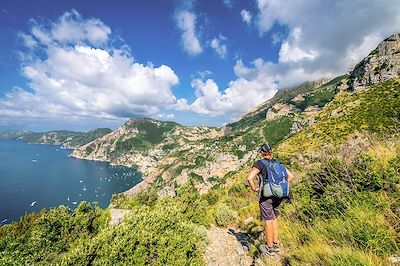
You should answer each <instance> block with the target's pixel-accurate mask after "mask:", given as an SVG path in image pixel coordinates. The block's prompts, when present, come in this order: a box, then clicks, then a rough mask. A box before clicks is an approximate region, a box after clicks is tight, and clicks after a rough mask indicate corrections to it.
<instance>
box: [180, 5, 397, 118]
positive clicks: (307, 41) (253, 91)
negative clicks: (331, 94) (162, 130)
mask: <svg viewBox="0 0 400 266" xmlns="http://www.w3.org/2000/svg"><path fill="white" fill-rule="evenodd" d="M241 13H242V18H243V20H244V16H243V15H246V13H245V12H243V10H242V12H241ZM253 21H254V24H255V25H256V27H257V28H258V30H259V32H260V34H261V35H264V34H269V35H270V36H271V37H272V42H273V44H278V43H280V49H279V58H278V61H276V62H272V61H268V59H263V58H255V59H253V61H251V62H250V63H248V64H245V63H243V62H242V60H240V59H239V60H237V61H236V64H235V66H234V71H235V74H236V76H237V77H236V79H235V80H233V81H231V82H229V84H228V86H227V87H226V88H225V89H223V90H220V89H219V88H218V86H217V84H216V83H215V81H214V80H211V79H209V80H206V81H202V80H194V82H193V83H192V86H193V88H195V91H196V97H197V98H196V99H195V100H194V102H193V103H191V104H189V103H188V102H187V101H186V102H185V104H182V103H183V102H184V101H182V100H181V101H180V103H181V105H182V106H183V107H184V108H186V109H190V110H192V111H193V112H196V113H199V114H204V115H209V116H216V115H227V116H229V117H234V116H235V115H240V114H243V113H246V112H248V111H249V110H250V109H251V108H253V107H254V106H256V105H257V104H259V103H261V102H263V101H265V100H268V99H269V98H271V97H272V96H273V93H274V92H276V90H277V89H278V88H285V87H291V86H295V85H298V84H300V83H301V82H304V81H309V80H316V79H320V78H323V77H334V76H336V75H340V74H343V73H346V72H347V71H348V70H349V69H350V68H351V67H353V66H354V65H355V64H356V63H357V62H359V61H360V60H361V59H362V58H363V57H365V56H367V55H368V53H369V52H370V51H371V50H373V49H374V48H375V47H376V46H377V45H378V44H379V42H380V41H382V40H383V39H384V38H385V37H388V36H389V35H391V34H393V33H396V32H398V31H399V29H400V2H399V1H396V0H383V1H364V0H355V1H347V0H336V1H323V0H315V1H306V0H302V1H277V0H257V15H256V16H255V17H254V18H253ZM275 25H279V27H274V26H275ZM276 28H281V29H285V32H277V31H272V29H276Z"/></svg>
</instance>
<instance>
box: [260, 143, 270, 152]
mask: <svg viewBox="0 0 400 266" xmlns="http://www.w3.org/2000/svg"><path fill="white" fill-rule="evenodd" d="M260 151H263V152H271V151H272V148H271V146H269V144H268V143H264V144H263V145H261V147H260Z"/></svg>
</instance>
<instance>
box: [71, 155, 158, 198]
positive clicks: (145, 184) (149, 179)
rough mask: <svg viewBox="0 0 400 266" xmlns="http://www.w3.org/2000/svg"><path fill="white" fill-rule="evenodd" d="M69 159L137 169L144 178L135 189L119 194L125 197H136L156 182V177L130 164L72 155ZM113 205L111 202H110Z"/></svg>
mask: <svg viewBox="0 0 400 266" xmlns="http://www.w3.org/2000/svg"><path fill="white" fill-rule="evenodd" d="M73 150H75V149H73ZM68 156H69V157H72V158H76V159H80V160H88V161H98V162H106V163H110V165H113V166H118V165H119V166H125V167H128V168H131V169H135V170H136V171H137V172H138V173H139V174H140V175H141V176H142V181H140V182H139V183H137V184H136V185H134V186H133V187H131V188H130V189H128V190H125V191H123V192H119V193H122V194H124V195H125V196H128V197H130V196H134V195H136V194H137V193H139V192H141V191H143V190H144V189H146V188H147V187H148V186H149V185H150V184H151V183H152V182H153V181H154V177H152V176H145V175H144V173H143V172H142V171H141V170H140V169H139V167H138V168H135V167H132V166H131V165H128V164H123V163H120V164H117V163H113V162H111V161H110V160H102V159H98V158H87V157H82V156H77V155H72V153H71V154H70V155H68ZM110 204H111V201H110Z"/></svg>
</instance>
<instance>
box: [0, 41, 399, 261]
mask: <svg viewBox="0 0 400 266" xmlns="http://www.w3.org/2000/svg"><path fill="white" fill-rule="evenodd" d="M399 42H400V40H399V34H396V35H393V36H391V37H389V38H387V39H385V40H384V41H383V42H382V43H381V44H379V46H378V47H377V49H375V50H374V51H378V52H374V51H373V52H371V54H370V55H368V56H367V58H366V59H364V60H363V61H362V62H365V63H360V64H358V65H357V66H356V67H355V68H353V69H351V70H350V71H349V73H347V74H345V75H343V76H340V77H337V78H334V79H332V80H320V81H315V82H308V83H304V84H302V85H300V86H298V87H295V88H289V89H285V90H280V91H278V93H277V94H276V95H275V96H274V97H273V98H272V99H270V100H269V101H267V102H265V103H263V104H261V105H260V106H258V107H257V108H256V109H255V110H253V111H251V112H250V113H248V114H246V115H244V116H243V117H242V118H241V119H240V120H238V121H237V122H235V123H232V124H229V125H227V126H225V127H221V128H212V127H185V126H181V125H178V124H176V123H173V122H161V121H157V120H153V119H133V120H129V121H128V122H127V123H126V124H124V125H122V126H121V127H120V128H118V129H117V130H116V131H113V132H111V133H109V134H107V135H105V136H103V137H101V138H98V139H95V140H93V141H92V142H89V143H87V144H85V145H82V146H80V147H78V148H76V149H75V151H74V155H75V156H77V157H82V158H87V159H98V160H109V161H111V162H113V163H121V164H126V165H129V166H138V167H139V169H140V170H141V171H142V172H143V173H144V174H145V176H146V179H145V180H144V181H143V182H142V183H141V184H140V185H138V186H136V187H135V188H133V189H132V190H131V191H129V192H127V193H121V194H117V195H114V196H113V198H112V201H111V203H110V208H109V209H107V210H101V209H99V208H98V207H96V205H92V204H89V203H81V204H80V205H79V207H78V208H77V209H75V210H74V211H71V210H69V209H68V208H66V207H64V206H60V207H58V208H53V209H50V210H42V211H41V212H40V213H37V214H30V215H26V216H24V217H23V218H22V219H21V221H20V222H19V223H15V224H12V225H6V226H1V227H0V264H12V263H14V264H35V263H36V264H37V263H39V264H68V265H75V264H79V265H104V264H106V265H107V264H130V265H161V264H162V265H204V264H205V262H206V261H219V260H218V258H216V257H217V256H223V257H228V258H231V254H229V252H234V253H235V255H236V256H235V258H237V259H238V260H240V261H234V262H232V263H238V264H240V263H241V265H250V264H252V265H391V263H393V262H394V261H395V260H396V259H398V257H396V255H397V256H398V254H399V246H400V224H399V221H400V176H399V169H400V123H399V117H400V94H399V93H400V78H399V72H396V71H394V70H393V69H399V60H398V54H399V53H400V49H399V48H398V47H399ZM385 60H386V61H385ZM382 62H386V63H387V66H390V67H382V68H381V67H378V68H377V70H376V72H375V71H372V72H371V71H370V72H368V69H371V67H376V65H380V64H381V63H382ZM372 69H373V70H374V68H372ZM365 77H368V79H365ZM262 142H269V143H270V144H271V145H273V150H274V156H275V157H277V158H279V159H280V160H281V162H283V163H284V164H285V165H286V166H287V167H288V168H290V169H291V171H292V172H294V173H295V176H296V177H297V180H295V181H294V183H293V185H292V187H291V191H292V199H291V202H290V203H289V202H287V203H284V204H283V206H282V207H281V210H280V239H281V242H282V244H283V247H282V248H281V256H280V257H267V258H265V257H261V256H260V253H259V246H260V245H261V244H262V243H264V241H265V239H264V235H263V234H264V233H263V231H264V230H263V223H262V221H260V220H259V207H258V202H257V195H255V194H254V192H252V191H251V190H250V189H249V187H248V185H247V184H246V176H247V174H248V172H249V169H250V168H251V165H252V163H253V162H254V160H255V158H256V156H257V148H258V147H259V145H260V143H262ZM115 213H128V214H127V215H126V216H125V218H124V219H123V221H122V218H121V217H115ZM110 220H111V221H113V224H112V225H110ZM115 220H118V221H117V223H119V222H121V221H122V223H121V224H120V225H118V226H116V225H115V222H114V221H115ZM216 227H219V228H220V229H218V230H216V229H215V228H216ZM216 232H218V234H217V233H216ZM221 235H223V236H225V237H221V238H220V240H219V241H225V240H228V239H231V238H232V236H233V238H236V239H237V242H235V245H236V246H238V249H234V250H231V249H228V253H223V255H221V252H220V251H219V250H212V249H211V250H210V246H209V247H207V245H210V244H208V243H209V242H207V236H208V238H209V240H211V242H212V243H215V241H218V240H217V239H216V238H219V237H218V236H221ZM229 237H231V238H229ZM210 238H211V239H210ZM221 239H222V240H221ZM229 241H230V240H229ZM224 245H225V246H228V245H229V243H228V242H227V241H226V242H223V243H221V245H219V246H218V245H217V247H220V248H222V247H223V246H224ZM212 247H215V245H212ZM243 254H244V255H243ZM237 255H241V256H242V255H243V256H247V257H246V258H247V259H250V262H248V260H247V259H243V260H242V259H241V258H238V256H237ZM205 256H212V258H210V257H207V258H205ZM242 258H243V257H242ZM247 262H248V263H247ZM246 263H247V264H246Z"/></svg>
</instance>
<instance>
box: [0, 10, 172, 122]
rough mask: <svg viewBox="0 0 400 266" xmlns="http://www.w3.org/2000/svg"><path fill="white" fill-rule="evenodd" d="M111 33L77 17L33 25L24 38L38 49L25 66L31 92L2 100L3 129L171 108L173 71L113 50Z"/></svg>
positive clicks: (148, 113) (154, 113)
mask: <svg viewBox="0 0 400 266" xmlns="http://www.w3.org/2000/svg"><path fill="white" fill-rule="evenodd" d="M110 33H111V31H110V29H109V28H108V27H107V26H105V25H104V24H103V23H102V22H101V21H99V20H98V19H84V18H82V17H81V16H80V15H79V14H78V13H77V12H76V11H71V12H67V13H65V14H64V15H63V16H61V18H59V19H58V20H57V21H55V22H51V23H46V24H44V23H42V24H39V23H37V22H36V21H32V27H31V30H30V32H29V33H21V34H20V36H21V38H22V39H23V40H24V42H25V44H26V45H27V46H28V48H31V47H33V46H35V49H33V50H28V52H27V55H25V56H23V57H22V60H23V61H22V64H21V67H22V73H23V75H24V76H25V77H26V78H27V79H28V81H29V87H30V88H29V89H30V90H29V91H27V90H24V89H21V88H15V89H13V90H11V91H10V92H8V93H7V94H6V95H5V97H3V98H1V99H0V117H1V118H0V123H6V122H9V121H12V120H14V119H19V120H24V119H26V120H29V119H33V118H35V119H37V118H46V119H48V118H52V119H63V120H71V119H82V118H88V119H96V118H98V119H121V118H129V117H131V116H137V115H143V116H157V115H158V114H159V112H160V108H166V109H168V108H173V107H174V106H175V105H176V103H177V99H176V97H175V96H174V94H173V93H172V87H173V86H174V85H176V84H177V83H178V82H179V79H178V77H177V76H176V74H175V73H174V71H173V70H172V69H171V68H170V67H169V66H166V65H161V66H158V67H155V66H153V65H151V64H148V65H143V64H141V63H139V62H135V61H134V59H133V58H132V56H131V55H130V54H129V52H128V49H126V47H124V46H122V47H112V46H111V41H112V39H111V36H110ZM32 40H34V41H32ZM29 51H30V52H29ZM166 117H167V116H166ZM169 117H170V116H169Z"/></svg>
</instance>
